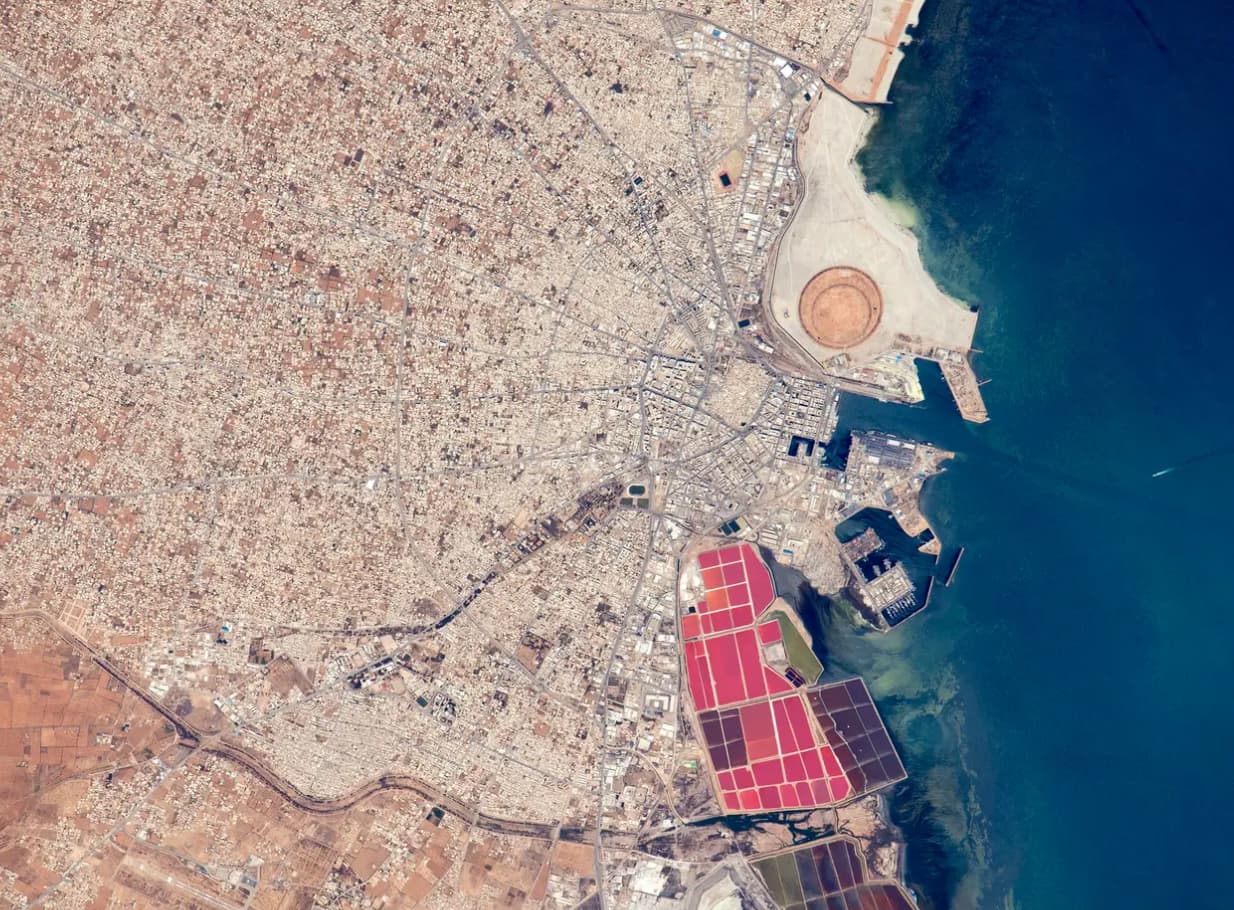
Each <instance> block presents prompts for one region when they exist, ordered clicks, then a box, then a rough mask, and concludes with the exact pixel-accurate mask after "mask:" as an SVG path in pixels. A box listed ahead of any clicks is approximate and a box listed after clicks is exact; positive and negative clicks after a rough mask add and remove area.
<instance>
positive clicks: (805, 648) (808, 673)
mask: <svg viewBox="0 0 1234 910" xmlns="http://www.w3.org/2000/svg"><path fill="white" fill-rule="evenodd" d="M771 615H772V616H773V617H775V620H776V622H778V623H779V624H780V637H781V638H783V639H784V650H785V651H786V652H788V662H789V663H791V664H792V665H793V669H795V670H796V671H797V672H798V673H800V674H801V675H802V676H804V677H805V678H806V683H807V684H808V685H813V684H814V683H815V682H817V681H818V678H819V677H820V676H822V675H823V665H822V664H821V663H820V662H819V659H818V658H817V657H815V656H814V651H813V650H811V648H810V646H809V645H808V644H806V640H805V639H804V638H802V636H801V633H800V632H798V631H797V626H796V625H794V624H793V621H792V620H791V619H790V618H789V617H788V616H786V615H785V614H784V611H783V610H775V611H773V612H772V614H771Z"/></svg>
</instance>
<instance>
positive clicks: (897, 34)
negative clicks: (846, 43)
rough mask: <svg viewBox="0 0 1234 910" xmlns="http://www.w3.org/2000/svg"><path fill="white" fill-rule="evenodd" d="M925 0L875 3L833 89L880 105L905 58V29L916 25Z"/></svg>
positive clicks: (854, 98) (876, 1)
mask: <svg viewBox="0 0 1234 910" xmlns="http://www.w3.org/2000/svg"><path fill="white" fill-rule="evenodd" d="M924 5H925V0H874V5H873V8H872V9H871V11H870V21H869V23H868V24H867V25H866V30H865V33H864V34H862V36H861V37H860V38H859V39H857V43H856V45H854V46H853V53H852V58H851V59H850V61H849V65H848V71H847V73H846V75H845V76H844V78H843V79H840V80H838V81H837V82H836V83H835V87H836V88H837V89H839V90H840V91H841V92H843V93H844V94H845V95H846V96H847V97H849V98H851V99H853V100H854V101H860V102H871V101H873V102H877V103H882V102H884V101H886V100H887V92H888V91H889V90H890V88H891V82H892V80H893V79H894V78H895V74H896V69H897V68H898V67H899V66H900V61H901V60H903V59H904V51H903V50H901V44H905V43H907V42H908V38H907V37H906V35H905V32H906V30H907V29H908V28H909V27H911V26H914V25H916V24H917V16H918V14H919V13H920V12H921V7H922V6H924Z"/></svg>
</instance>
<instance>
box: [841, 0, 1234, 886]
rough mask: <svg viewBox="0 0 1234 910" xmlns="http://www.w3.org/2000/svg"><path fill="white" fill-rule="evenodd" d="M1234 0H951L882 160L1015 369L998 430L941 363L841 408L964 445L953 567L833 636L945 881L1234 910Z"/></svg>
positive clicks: (905, 78)
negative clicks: (915, 604)
mask: <svg viewBox="0 0 1234 910" xmlns="http://www.w3.org/2000/svg"><path fill="white" fill-rule="evenodd" d="M1232 10H1234V8H1232V7H1231V6H1230V5H1228V4H1226V3H1216V2H1212V0H1201V2H1198V3H1191V4H1181V3H1175V2H1170V0H1101V2H1095V0H1034V2H1006V0H1001V2H986V3H974V2H971V0H928V3H927V5H926V7H925V10H924V13H923V16H922V21H921V24H920V26H919V27H918V29H917V30H916V33H915V34H916V39H915V42H914V44H913V45H912V47H911V49H910V50H909V52H908V58H907V60H906V62H905V63H904V65H903V66H902V67H901V69H900V72H899V75H898V77H897V80H896V83H895V86H894V88H893V91H892V101H893V106H892V107H891V108H890V109H888V110H887V111H886V112H885V113H884V114H883V116H882V117H881V119H880V123H879V125H878V126H877V127H876V128H875V130H874V131H873V132H872V134H871V137H870V142H869V145H868V147H867V148H866V150H865V151H864V152H863V154H862V156H861V159H860V161H861V164H862V167H863V169H864V170H865V172H866V175H867V179H868V181H869V184H870V186H871V187H872V188H873V189H876V190H878V191H879V192H882V193H883V194H885V195H887V196H890V197H893V198H895V199H897V200H899V201H902V202H907V203H910V204H911V205H912V206H914V207H915V208H916V210H917V212H918V213H919V222H918V225H917V230H918V232H919V235H920V237H921V239H922V242H923V255H924V258H925V261H926V264H927V266H928V268H929V269H930V270H931V272H932V273H933V274H934V275H935V277H936V278H937V279H938V280H939V281H940V283H941V284H942V285H943V287H944V288H945V289H946V290H948V291H949V292H950V293H952V294H954V295H957V296H960V297H963V298H965V299H967V300H971V301H974V302H977V303H979V305H980V307H981V323H980V327H979V330H978V336H977V341H976V344H977V345H978V346H979V347H980V348H982V349H983V350H984V353H982V354H980V355H978V356H977V357H976V358H975V365H976V368H977V371H978V373H979V375H981V376H984V377H990V378H991V379H992V381H991V383H990V384H989V385H987V386H985V388H984V392H985V393H986V398H987V404H988V405H989V409H990V412H991V415H992V420H991V422H990V423H989V424H987V425H984V426H980V427H976V426H971V425H966V424H963V423H962V422H961V421H960V420H959V419H958V417H957V416H956V415H955V413H954V409H953V407H952V405H951V404H950V402H949V401H948V400H947V399H946V397H945V393H943V392H942V391H941V383H940V382H939V379H938V377H937V375H936V374H934V373H931V374H928V375H927V376H926V386H927V391H928V393H929V398H928V401H927V403H926V405H925V406H923V407H920V408H902V407H892V406H888V405H883V404H880V403H878V402H871V401H867V400H863V399H855V398H846V399H845V401H844V404H843V406H842V420H843V422H844V424H845V425H846V426H849V427H862V426H881V427H884V428H889V429H892V430H895V431H899V432H901V433H904V434H906V435H913V436H917V437H919V438H926V439H929V440H931V441H934V442H937V443H939V444H941V445H944V446H946V447H948V448H951V449H953V450H955V451H956V452H957V453H958V456H957V458H956V460H955V461H954V462H953V463H952V465H951V467H950V469H949V470H948V471H947V472H946V473H945V474H944V475H942V476H940V477H938V478H935V479H934V480H932V481H931V482H930V484H928V485H927V488H926V495H925V504H926V510H927V513H928V515H929V516H930V517H931V519H932V521H933V524H934V528H935V530H936V532H937V533H938V534H939V536H940V537H941V538H942V539H943V541H944V542H945V543H946V544H948V545H950V546H956V545H964V546H966V547H967V552H966V554H965V557H964V560H963V562H962V564H961V565H960V568H959V571H958V573H957V576H956V580H955V583H954V585H953V586H952V587H951V588H948V589H939V590H936V592H935V597H934V598H933V600H932V602H931V605H930V607H929V609H928V610H927V611H926V612H925V613H923V614H921V615H920V616H917V617H915V618H914V619H912V620H910V621H909V622H908V623H907V624H906V625H905V626H903V627H901V628H900V629H899V630H897V631H896V632H894V633H893V634H891V635H888V636H873V635H855V634H853V633H851V632H849V631H846V628H845V627H844V625H843V624H842V623H839V622H833V623H832V625H831V627H830V628H829V630H828V632H827V634H826V644H825V648H826V651H827V652H828V656H829V662H830V663H831V665H832V667H833V668H835V669H838V670H841V671H842V670H844V669H851V670H853V671H856V672H860V673H862V674H863V675H865V676H866V677H867V678H868V679H869V680H870V682H871V686H872V688H873V689H874V690H875V693H876V695H877V696H878V698H879V703H880V706H881V707H882V708H883V710H884V713H885V714H886V715H887V717H888V719H889V721H890V723H891V724H892V726H893V728H894V732H895V734H896V736H897V739H898V741H899V742H900V744H901V747H902V750H903V751H904V753H905V756H906V759H907V763H908V765H909V771H910V773H911V774H912V775H913V777H912V780H911V782H910V785H909V786H907V787H905V788H903V789H902V790H901V792H899V793H898V794H897V795H896V798H895V802H896V817H897V819H898V820H899V821H900V822H901V823H902V824H903V825H904V827H905V830H906V831H907V832H908V834H909V836H910V849H909V859H908V862H909V870H908V871H909V879H910V881H911V882H912V883H913V884H914V885H915V887H916V888H917V890H918V891H919V893H920V894H921V896H922V900H923V903H925V904H930V905H932V906H935V907H948V906H954V907H983V908H984V907H990V908H995V907H999V908H1003V907H1016V908H1020V910H1066V908H1106V907H1109V908H1115V907H1117V908H1120V910H1137V908H1153V910H1162V908H1184V907H1186V908H1209V907H1213V908H1217V907H1229V906H1234V894H1232V893H1231V880H1230V877H1229V876H1230V866H1231V859H1232V856H1234V833H1232V830H1234V785H1232V784H1231V782H1230V777H1231V774H1234V703H1232V702H1234V596H1232V592H1234V572H1232V571H1231V565H1232V556H1231V554H1234V530H1232V528H1231V520H1232V519H1234V509H1232V508H1231V507H1232V506H1234V482H1232V480H1231V478H1232V477H1234V419H1232V418H1234V404H1232V403H1231V398H1232V395H1231V378H1232V375H1234V374H1232V372H1231V356H1230V354H1231V347H1232V346H1234V300H1232V295H1231V292H1230V276H1229V267H1230V264H1231V262H1232V261H1234V232H1232V231H1231V230H1230V228H1229V226H1228V220H1229V218H1230V217H1231V213H1234V185H1232V184H1234V181H1232V170H1231V165H1232V164H1234V155H1232V154H1231V149H1232V147H1234V118H1231V117H1230V116H1228V105H1229V100H1228V99H1229V98H1230V97H1231V91H1230V90H1231V87H1232V83H1234V73H1232V72H1231V66H1230V60H1229V57H1230V53H1229V51H1228V50H1227V49H1226V47H1225V45H1226V44H1227V43H1228V37H1227V36H1228V35H1229V34H1230V26H1231V25H1234V11H1232ZM1171 466H1178V467H1177V469H1176V470H1174V471H1173V472H1171V473H1168V474H1166V475H1164V476H1161V477H1157V478H1153V477H1152V476H1151V475H1152V474H1153V473H1154V472H1156V471H1158V470H1161V469H1165V468H1168V467H1171Z"/></svg>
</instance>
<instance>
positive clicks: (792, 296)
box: [769, 92, 977, 362]
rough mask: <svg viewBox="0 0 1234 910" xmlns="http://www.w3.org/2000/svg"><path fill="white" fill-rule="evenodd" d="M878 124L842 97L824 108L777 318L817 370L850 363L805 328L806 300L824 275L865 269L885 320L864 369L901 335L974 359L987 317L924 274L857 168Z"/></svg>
mask: <svg viewBox="0 0 1234 910" xmlns="http://www.w3.org/2000/svg"><path fill="white" fill-rule="evenodd" d="M870 117H871V115H870V114H868V113H867V112H866V111H865V110H863V109H862V108H860V107H858V106H857V105H855V104H853V103H851V102H849V101H848V100H846V99H845V98H843V97H842V96H840V95H839V94H837V93H835V92H824V93H823V94H822V96H821V97H820V98H819V99H818V105H817V107H816V108H815V109H814V111H813V113H812V116H811V118H810V122H809V125H808V126H807V127H806V128H805V129H804V130H803V131H802V132H801V133H800V134H799V138H798V147H797V155H798V162H799V165H800V167H801V171H802V173H803V174H804V176H805V178H806V195H805V198H804V199H803V200H802V202H801V205H800V206H799V208H798V209H797V213H796V215H795V216H794V218H793V221H792V224H791V225H790V226H789V228H788V230H787V231H786V232H785V234H784V237H783V239H782V240H781V241H780V246H779V251H778V255H777V259H776V263H775V266H774V269H773V272H772V285H771V291H770V298H769V308H770V310H771V315H772V317H773V318H774V319H775V321H776V323H777V324H778V325H779V327H780V328H781V329H782V330H783V331H785V332H786V333H787V334H789V335H790V336H791V337H792V338H793V339H795V340H796V341H797V342H798V343H799V344H800V345H801V347H802V348H804V349H805V350H806V352H808V353H809V354H810V355H812V356H813V357H815V358H816V359H817V360H819V361H820V362H821V361H825V360H828V359H829V358H831V357H833V356H835V355H836V354H838V353H841V351H842V350H843V348H841V347H825V346H824V345H822V344H819V343H818V342H816V341H815V340H813V339H812V338H811V337H810V335H809V333H808V332H807V331H806V330H805V327H804V326H803V325H802V323H801V319H800V315H799V298H800V296H801V293H802V290H803V288H805V286H806V284H807V283H808V282H809V281H810V280H811V279H812V278H813V277H814V276H815V275H817V274H818V273H819V272H820V271H823V270H824V269H828V268H834V267H840V266H845V267H849V268H854V269H860V270H861V271H863V272H865V273H866V274H867V275H869V276H870V277H871V278H872V279H873V280H874V281H875V282H876V283H877V285H878V289H879V291H880V292H881V294H882V304H883V312H882V319H881V321H880V322H879V323H878V325H877V327H876V328H875V329H874V331H873V332H871V333H870V334H869V335H868V336H867V337H866V338H865V339H864V340H862V341H860V342H858V343H856V344H854V345H852V346H851V347H849V348H847V351H846V353H848V354H849V355H850V356H851V357H852V358H853V360H854V361H857V362H863V361H868V360H869V359H870V358H872V357H875V356H877V355H878V354H880V353H882V352H884V351H886V350H888V349H889V348H891V347H893V343H894V341H895V338H896V336H897V335H901V334H902V335H907V336H911V337H913V338H914V339H917V340H919V341H921V342H925V343H928V344H930V345H938V346H941V347H946V348H951V349H953V350H958V351H967V350H968V349H969V347H970V346H971V343H972V338H973V330H974V328H975V327H976V324H977V315H976V314H975V313H973V312H971V311H969V310H968V309H967V308H966V307H964V306H963V305H962V304H960V303H958V302H956V301H955V300H952V299H951V298H950V297H947V296H946V295H945V294H943V293H942V291H940V290H939V289H938V287H937V286H936V285H935V284H934V282H933V280H932V279H931V278H930V276H929V275H927V274H926V271H925V269H924V268H923V267H922V265H921V260H920V257H919V256H918V251H917V241H916V238H915V237H913V235H912V234H911V233H910V232H909V231H908V230H906V229H905V228H904V227H902V226H901V225H899V224H897V223H896V222H895V220H894V219H893V218H892V216H891V213H890V212H889V211H888V210H887V208H886V207H885V206H882V205H880V204H878V203H877V202H876V201H875V200H874V199H873V198H872V197H871V196H869V195H868V194H867V193H866V192H865V189H864V187H863V186H862V184H861V180H860V178H859V175H858V173H857V171H856V168H855V166H854V165H853V156H854V155H855V154H856V152H857V149H858V147H859V146H860V144H861V140H862V138H863V135H864V132H865V129H866V127H867V126H868V125H869V123H870Z"/></svg>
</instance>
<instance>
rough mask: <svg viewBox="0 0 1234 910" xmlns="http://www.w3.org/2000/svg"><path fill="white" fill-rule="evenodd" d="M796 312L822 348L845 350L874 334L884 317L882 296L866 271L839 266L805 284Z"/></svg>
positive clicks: (819, 274)
mask: <svg viewBox="0 0 1234 910" xmlns="http://www.w3.org/2000/svg"><path fill="white" fill-rule="evenodd" d="M798 312H799V315H800V317H801V325H802V327H803V328H805V330H806V334H807V335H809V336H810V337H811V338H813V339H814V340H815V341H817V342H818V343H819V344H821V345H823V347H827V348H835V349H838V350H845V349H847V348H851V347H854V346H856V345H858V344H861V342H863V341H865V340H866V339H867V338H869V337H870V336H871V335H873V334H874V330H875V329H876V328H878V323H879V320H880V319H882V316H883V295H882V294H881V293H880V292H879V290H878V285H877V284H875V283H874V279H873V278H871V277H870V276H869V275H867V274H866V273H865V272H863V271H861V270H860V269H852V268H847V267H845V266H839V267H836V268H831V269H824V270H823V271H821V272H819V273H818V274H817V275H815V276H814V277H813V278H811V279H810V280H809V281H808V282H806V286H805V287H804V288H802V289H801V298H800V300H799V302H798Z"/></svg>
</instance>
